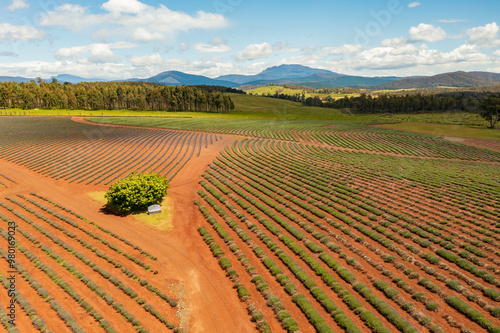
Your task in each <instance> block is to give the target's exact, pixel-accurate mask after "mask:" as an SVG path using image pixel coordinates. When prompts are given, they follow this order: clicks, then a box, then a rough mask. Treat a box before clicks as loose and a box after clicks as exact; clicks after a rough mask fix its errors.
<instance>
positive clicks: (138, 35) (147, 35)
mask: <svg viewBox="0 0 500 333" xmlns="http://www.w3.org/2000/svg"><path fill="white" fill-rule="evenodd" d="M132 39H133V40H135V41H137V42H151V41H154V40H163V39H165V36H163V35H162V34H161V33H159V32H149V31H148V30H146V29H144V28H142V27H139V28H137V29H135V31H134V33H133V34H132Z"/></svg>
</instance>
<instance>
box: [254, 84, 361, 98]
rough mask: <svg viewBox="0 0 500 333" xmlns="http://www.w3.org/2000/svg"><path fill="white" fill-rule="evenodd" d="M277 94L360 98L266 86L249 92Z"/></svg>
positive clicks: (311, 90) (349, 95) (306, 96)
mask: <svg viewBox="0 0 500 333" xmlns="http://www.w3.org/2000/svg"><path fill="white" fill-rule="evenodd" d="M276 92H278V93H280V94H285V95H292V96H293V95H296V94H301V95H302V93H304V94H305V98H309V97H314V96H318V97H319V98H321V99H325V98H326V97H328V96H330V97H332V98H335V99H339V98H344V97H346V96H348V97H351V96H359V94H336V93H331V94H320V93H317V92H314V91H313V89H310V90H304V89H292V88H285V87H283V86H264V87H258V88H255V89H250V90H247V91H246V93H247V94H253V95H257V94H258V95H261V96H262V95H267V94H271V95H273V94H275V93H276Z"/></svg>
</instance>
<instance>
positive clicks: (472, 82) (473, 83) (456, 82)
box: [376, 71, 500, 89]
mask: <svg viewBox="0 0 500 333" xmlns="http://www.w3.org/2000/svg"><path fill="white" fill-rule="evenodd" d="M498 83H500V74H495V73H487V72H469V73H467V72H461V71H460V72H452V73H444V74H438V75H434V76H428V77H415V78H404V79H400V80H396V81H393V82H388V83H384V84H380V85H378V86H377V87H376V88H377V89H422V88H437V87H458V88H467V87H480V86H488V85H493V84H498Z"/></svg>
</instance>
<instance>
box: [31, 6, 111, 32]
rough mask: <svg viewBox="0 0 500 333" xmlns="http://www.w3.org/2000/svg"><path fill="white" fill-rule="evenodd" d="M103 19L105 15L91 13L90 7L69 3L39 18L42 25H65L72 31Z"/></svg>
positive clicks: (100, 21) (95, 23)
mask: <svg viewBox="0 0 500 333" xmlns="http://www.w3.org/2000/svg"><path fill="white" fill-rule="evenodd" d="M103 20H104V17H103V15H93V14H90V13H89V10H88V8H86V7H82V6H80V5H74V4H69V3H67V4H64V5H62V6H59V7H57V8H56V9H55V10H53V11H49V12H47V13H45V14H42V15H41V16H40V18H39V22H40V24H41V25H42V26H63V27H65V28H66V29H68V30H72V31H79V30H82V29H84V28H87V27H90V26H93V25H97V24H99V23H102V22H103Z"/></svg>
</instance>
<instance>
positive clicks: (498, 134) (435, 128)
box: [380, 122, 500, 140]
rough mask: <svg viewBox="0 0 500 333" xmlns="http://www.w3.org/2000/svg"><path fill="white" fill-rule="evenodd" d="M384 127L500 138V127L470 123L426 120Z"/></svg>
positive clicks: (455, 135) (450, 135)
mask: <svg viewBox="0 0 500 333" xmlns="http://www.w3.org/2000/svg"><path fill="white" fill-rule="evenodd" d="M380 126H382V127H384V128H391V129H397V130H403V131H410V132H417V133H425V134H433V135H440V136H449V137H459V138H477V139H497V140H500V130H499V129H489V128H485V127H475V126H474V127H473V126H469V125H451V124H446V125H445V124H434V123H424V122H420V123H419V122H409V123H398V124H384V125H380Z"/></svg>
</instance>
